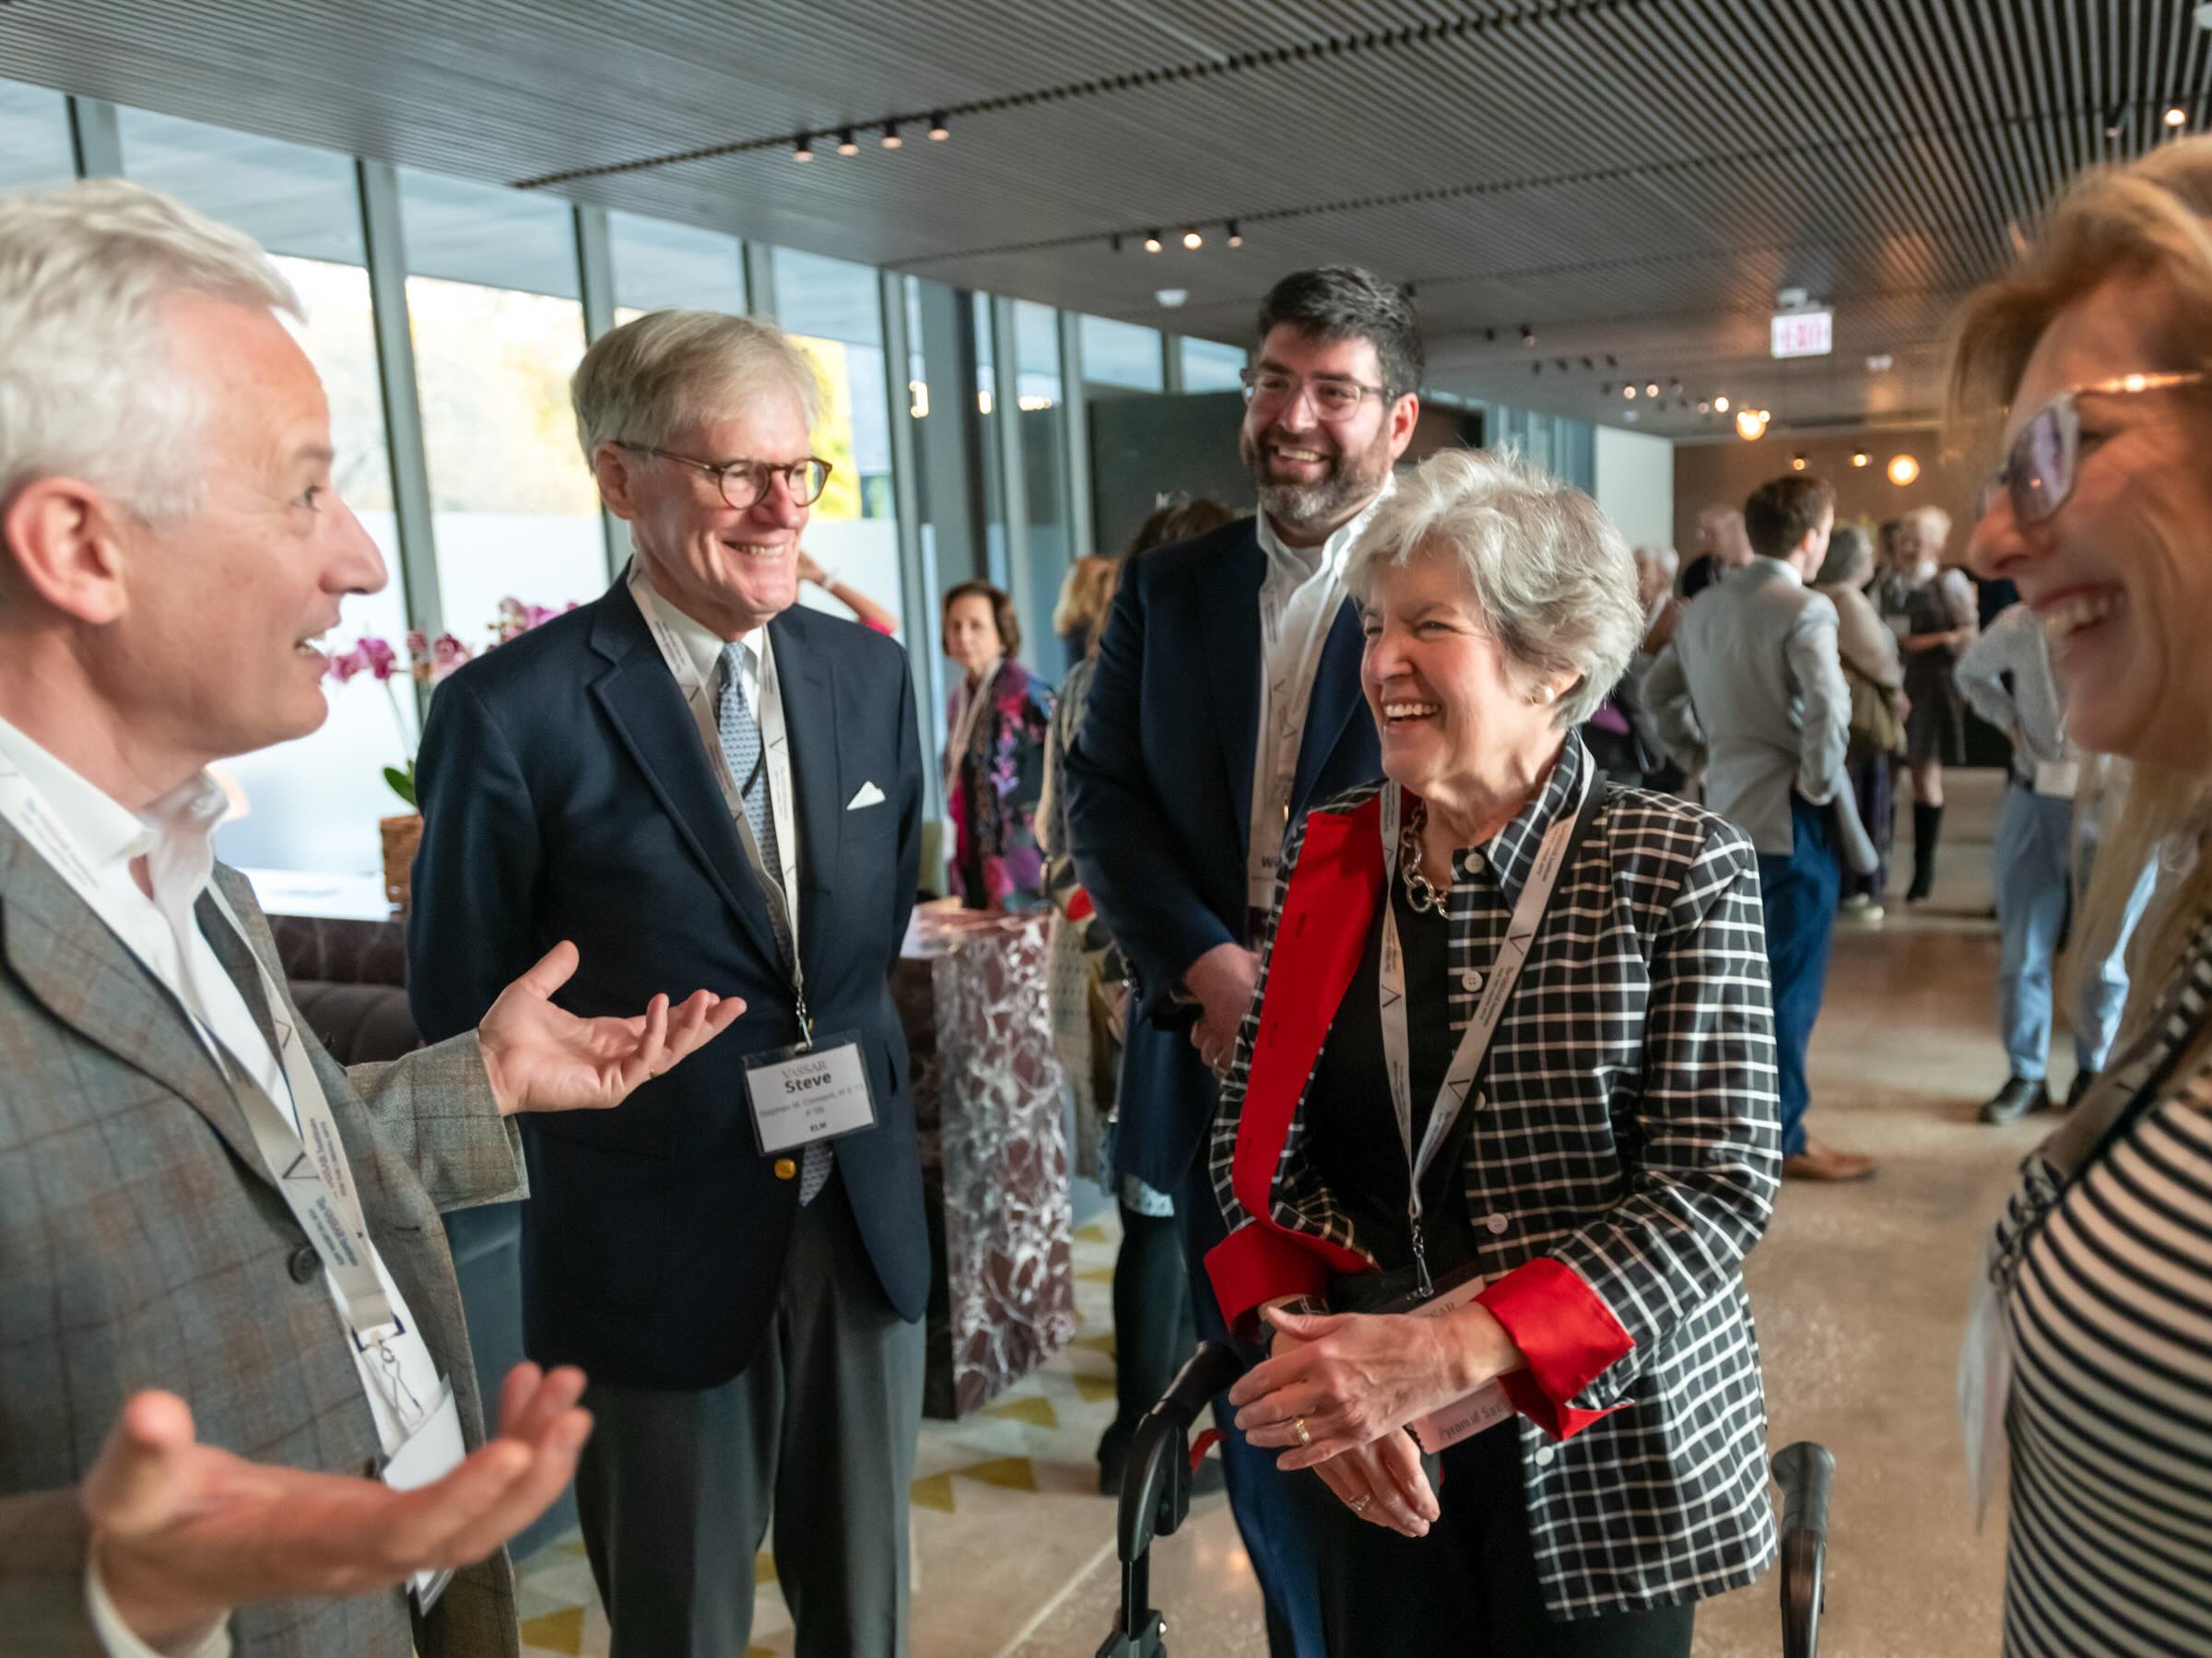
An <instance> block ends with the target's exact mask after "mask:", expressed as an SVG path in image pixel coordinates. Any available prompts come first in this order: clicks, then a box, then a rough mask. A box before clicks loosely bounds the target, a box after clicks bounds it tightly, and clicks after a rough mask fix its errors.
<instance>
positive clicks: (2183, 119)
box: [2166, 103, 2189, 126]
mask: <svg viewBox="0 0 2212 1658" xmlns="http://www.w3.org/2000/svg"><path fill="white" fill-rule="evenodd" d="M2166 124H2167V125H2168V126H2187V125H2188V124H2189V112H2188V111H2187V110H2184V109H2183V108H2182V106H2181V105H2180V104H2178V103H2177V104H2173V105H2171V106H2169V107H2168V109H2167V111H2166Z"/></svg>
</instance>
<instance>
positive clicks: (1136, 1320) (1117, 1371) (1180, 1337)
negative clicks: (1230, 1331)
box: [1099, 1204, 1198, 1462]
mask: <svg viewBox="0 0 2212 1658" xmlns="http://www.w3.org/2000/svg"><path fill="white" fill-rule="evenodd" d="M1121 1208H1122V1249H1121V1253H1120V1254H1118V1255H1116V1256H1115V1257H1114V1261H1113V1405H1114V1409H1113V1425H1112V1427H1111V1428H1109V1429H1107V1430H1106V1435H1105V1438H1103V1439H1102V1440H1100V1441H1099V1460H1100V1462H1105V1461H1107V1460H1108V1459H1109V1457H1110V1455H1116V1456H1118V1455H1119V1454H1121V1453H1122V1452H1124V1451H1126V1450H1127V1449H1128V1446H1129V1437H1130V1436H1131V1435H1132V1434H1134V1433H1135V1431H1136V1425H1137V1424H1138V1423H1139V1422H1141V1421H1142V1420H1144V1416H1145V1412H1147V1411H1148V1410H1150V1409H1151V1408H1152V1407H1153V1406H1154V1405H1157V1404H1159V1397H1160V1395H1161V1394H1162V1393H1166V1392H1167V1391H1168V1383H1170V1382H1172V1381H1174V1380H1175V1372H1176V1371H1177V1370H1181V1369H1182V1363H1183V1360H1184V1359H1186V1358H1190V1356H1191V1349H1192V1348H1193V1347H1194V1346H1196V1345H1197V1339H1198V1338H1197V1335H1196V1334H1195V1331H1194V1325H1193V1323H1192V1321H1191V1278H1190V1272H1189V1269H1188V1268H1186V1267H1185V1266H1184V1265H1183V1260H1182V1241H1181V1240H1180V1239H1179V1238H1177V1237H1176V1235H1175V1218H1174V1217H1173V1216H1171V1215H1140V1214H1138V1213H1137V1212H1136V1211H1135V1209H1132V1208H1131V1207H1130V1206H1129V1205H1127V1204H1124V1205H1122V1206H1121Z"/></svg>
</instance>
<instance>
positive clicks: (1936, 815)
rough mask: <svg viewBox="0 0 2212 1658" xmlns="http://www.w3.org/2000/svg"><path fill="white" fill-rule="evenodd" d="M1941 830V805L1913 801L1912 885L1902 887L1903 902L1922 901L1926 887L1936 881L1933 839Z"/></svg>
mask: <svg viewBox="0 0 2212 1658" xmlns="http://www.w3.org/2000/svg"><path fill="white" fill-rule="evenodd" d="M1942 833H1943V808H1942V807H1941V806H1931V805H1922V804H1921V803H1920V802H1919V801H1917V800H1916V801H1914V802H1913V803H1912V886H1911V887H1909V888H1906V890H1905V902H1907V903H1908V904H1917V903H1922V902H1924V901H1925V900H1926V899H1927V896H1928V892H1929V889H1930V888H1933V887H1934V886H1935V842H1936V840H1937V839H1938V838H1939V837H1940V836H1941V835H1942Z"/></svg>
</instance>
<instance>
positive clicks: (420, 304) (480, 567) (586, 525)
mask: <svg viewBox="0 0 2212 1658" xmlns="http://www.w3.org/2000/svg"><path fill="white" fill-rule="evenodd" d="M399 201H400V222H401V229H402V233H403V236H404V238H405V241H406V253H407V320H408V323H409V325H410V328H411V332H412V333H413V335H414V340H415V380H416V386H417V390H418V395H419V397H420V399H421V403H422V436H423V444H424V448H425V449H426V450H427V452H428V453H429V474H430V497H431V506H432V518H431V523H432V527H433V530H434V532H435V535H436V540H437V547H438V593H439V600H440V603H441V606H442V610H443V614H444V617H445V627H446V630H447V631H448V632H450V633H452V634H453V635H454V636H455V637H456V638H458V639H459V640H460V641H462V642H463V643H464V644H466V645H468V646H470V647H471V648H472V649H473V648H477V647H480V646H482V645H484V644H485V643H487V642H488V641H489V640H490V638H491V629H492V627H493V622H494V618H495V617H496V616H497V615H498V611H499V603H500V600H501V599H502V598H507V597H513V598H518V599H521V600H522V601H523V602H524V604H529V605H547V606H561V605H566V604H569V603H571V602H572V601H573V602H582V600H585V599H591V598H595V597H597V596H598V594H601V593H602V592H604V591H605V590H606V585H607V579H608V572H607V556H606V535H605V533H604V532H603V530H602V529H601V527H600V519H599V495H598V491H597V489H596V488H594V485H593V483H592V476H591V471H590V468H589V467H588V466H586V465H585V464H584V460H583V456H582V452H581V451H580V450H579V449H578V447H577V443H576V422H575V418H574V417H573V415H572V414H571V410H570V406H569V376H570V375H571V374H572V373H573V372H575V369H576V364H577V362H578V360H579V359H581V358H582V356H583V346H584V338H583V304H582V299H581V298H580V293H581V290H580V288H579V286H578V281H577V265H576V233H575V215H574V213H573V211H572V210H571V207H570V206H569V205H568V204H567V203H566V202H563V201H560V200H559V199H557V198H556V197H553V196H548V195H536V194H524V193H522V192H519V191H513V190H503V189H500V188H499V187H497V186H495V185H490V184H477V183H473V182H468V181H465V180H462V179H449V178H446V177H443V176H442V175H441V174H438V173H429V172H418V171H414V170H413V169H411V168H401V169H400V170H399Z"/></svg>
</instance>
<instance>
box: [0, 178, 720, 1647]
mask: <svg viewBox="0 0 2212 1658" xmlns="http://www.w3.org/2000/svg"><path fill="white" fill-rule="evenodd" d="M298 309H299V307H298V302H297V300H295V299H294V298H293V296H292V294H291V291H290V289H289V288H288V287H287V285H286V284H285V281H284V279H283V278H282V276H279V275H278V274H277V271H276V269H275V268H274V266H272V265H270V263H269V261H268V259H267V258H266V256H265V254H264V253H262V251H261V250H260V249H259V248H258V247H256V246H255V245H254V244H253V242H252V241H248V240H247V239H246V238H245V237H243V236H241V235H239V234H238V233H237V232H235V231H231V230H227V229H222V228H221V227H219V226H217V225H214V224H211V223H209V222H208V221H207V220H206V219H204V218H200V217H199V216H198V215H196V214H194V213H192V212H191V211H190V210H188V209H186V208H184V207H182V206H180V205H178V204H177V203H175V202H173V201H171V200H169V199H168V198H166V197H163V196H160V195H158V194H154V193H152V192H150V191H146V190H142V189H138V188H136V187H135V186H132V185H128V184H124V183H119V182H112V181H110V182H97V183H85V184H78V185H76V186H73V187H70V188H68V189H64V190H58V191H53V192H50V193H46V194H39V195H30V196H20V197H17V198H14V199H12V200H6V201H0V546H4V547H5V557H0V1647H6V1650H8V1651H10V1652H40V1653H42V1654H64V1653H71V1654H74V1653H105V1654H109V1655H111V1658H115V1655H124V1658H146V1655H147V1654H148V1653H157V1652H158V1653H161V1654H166V1655H168V1658H178V1655H187V1658H215V1655H218V1654H224V1653H229V1652H244V1653H253V1654H294V1653H297V1654H301V1655H302V1658H305V1655H307V1654H316V1655H322V1654H332V1653H341V1652H342V1653H346V1654H347V1655H348V1658H361V1655H364V1654H369V1655H374V1658H406V1655H407V1654H408V1652H409V1651H410V1648H411V1647H412V1648H413V1649H414V1650H415V1651H417V1652H419V1653H420V1654H421V1658H444V1655H448V1654H450V1655H452V1658H463V1655H466V1658H477V1655H478V1654H485V1653H504V1652H514V1651H515V1649H516V1634H515V1622H514V1604H513V1587H512V1577H511V1574H510V1573H509V1571H508V1569H507V1565H506V1560H505V1557H504V1555H503V1553H502V1552H501V1551H502V1547H503V1545H504V1544H505V1542H506V1540H507V1539H508V1538H509V1537H511V1536H512V1535H514V1534H515V1533H516V1532H517V1531H519V1530H520V1529H522V1527H524V1525H526V1524H528V1523H530V1522H531V1521H532V1520H533V1519H535V1517H536V1516H537V1515H538V1514H539V1513H540V1512H542V1511H544V1509H545V1508H546V1507H547V1504H548V1503H549V1502H550V1501H551V1500H552V1499H553V1498H554V1497H555V1496H556V1495H558V1494H559V1490H560V1489H561V1487H563V1486H564V1485H566V1484H567V1482H568V1480H569V1478H570V1476H571V1471H572V1470H573V1468H574V1466H575V1463H576V1455H577V1452H578V1451H579V1449H580V1448H581V1447H582V1443H583V1440H584V1438H585V1436H586V1434H587V1433H588V1432H589V1431H590V1427H591V1423H590V1418H589V1417H587V1416H586V1415H585V1413H584V1412H582V1411H581V1410H579V1409H577V1408H576V1401H577V1399H578V1397H579V1396H580V1394H581V1393H582V1386H583V1378H582V1375H581V1374H579V1373H578V1372H576V1371H574V1370H554V1371H553V1372H551V1373H550V1374H545V1373H541V1372H540V1371H539V1370H537V1369H536V1368H535V1366H528V1365H524V1366H519V1367H517V1369H516V1370H515V1371H514V1372H513V1373H512V1374H511V1375H510V1376H509V1377H508V1379H507V1383H506V1386H505V1388H504V1390H503V1396H502V1398H501V1401H500V1434H499V1437H497V1438H496V1439H493V1440H489V1441H487V1440H486V1438H485V1433H484V1425H483V1413H482V1408H481V1405H480V1403H479V1401H478V1399H477V1394H476V1388H475V1385H474V1382H473V1377H474V1375H475V1371H474V1369H473V1367H472V1364H471V1361H470V1358H469V1352H468V1336H467V1331H466V1327H465V1324H464V1323H463V1318H462V1310H461V1302H460V1296H459V1292H458V1290H457V1288H456V1287H455V1284H454V1279H453V1262H452V1259H451V1257H450V1256H449V1255H448V1253H447V1251H446V1245H445V1240H444V1234H443V1232H442V1230H441V1228H440V1227H439V1224H438V1213H439V1211H441V1210H443V1209H453V1208H460V1207H465V1206H467V1205H473V1204H481V1203H489V1202H496V1201H499V1200H501V1199H507V1198H513V1197H518V1196H522V1195H524V1179H523V1173H522V1163H521V1158H520V1156H519V1154H518V1151H517V1147H516V1141H515V1139H514V1135H513V1131H512V1126H511V1124H510V1123H508V1122H507V1118H509V1117H510V1116H511V1115H512V1113H514V1112H515V1111H547V1110H566V1109H571V1108H576V1107H593V1106H598V1107H605V1106H611V1105H615V1104H618V1102H619V1101H620V1100H621V1099H623V1098H624V1097H625V1096H626V1095H627V1094H628V1093H629V1091H630V1090H631V1089H632V1088H635V1087H636V1086H637V1084H638V1083H640V1082H641V1081H643V1080H644V1079H645V1077H646V1076H648V1075H651V1074H653V1073H656V1072H658V1071H663V1070H665V1069H666V1068H667V1067H668V1066H670V1065H672V1064H676V1063H677V1061H678V1060H680V1059H682V1058H683V1057H684V1055H685V1054H687V1053H688V1052H691V1051H692V1050H694V1049H696V1048H697V1047H699V1046H700V1044H701V1043H703V1042H705V1041H709V1040H711V1039H712V1037H713V1036H714V1035H716V1034H717V1033H719V1032H720V1031H721V1030H722V1029H724V1027H725V1026H726V1025H727V1024H728V1023H729V1022H730V1021H731V1020H732V1019H734V1018H735V1017H736V1015H737V1013H738V1012H739V1011H741V1010H742V1004H741V1003H737V1002H735V1001H732V1000H723V999H719V998H717V997H714V996H712V995H710V994H707V993H705V992H703V991H701V992H700V993H698V994H695V995H693V996H692V997H691V998H690V999H689V1000H688V1001H687V1002H685V1003H684V1004H682V1005H680V1006H677V1007H670V1006H669V1005H668V1004H667V999H666V998H665V997H658V996H656V997H654V998H653V1003H652V1005H650V1006H649V1007H648V1008H647V1010H646V1012H645V1013H644V1014H643V1015H642V1016H641V1017H637V1018H633V1019H617V1018H605V1019H594V1020H582V1019H578V1018H576V1017H573V1016H572V1015H571V1014H568V1013H566V1012H563V1011H562V1010H561V1009H560V1008H559V1007H558V1006H556V1005H555V1004H554V1002H553V1000H552V997H553V994H554V993H555V992H557V991H558V990H559V988H560V986H561V984H562V983H563V982H565V981H566V980H567V978H568V977H569V975H570V974H571V972H572V971H573V970H574V968H575V965H576V956H575V951H574V949H573V947H571V946H569V945H567V944H562V945H559V946H558V947H556V948H555V949H554V950H553V951H552V952H551V953H549V954H548V955H547V957H546V958H544V959H543V960H541V961H540V962H539V963H538V964H537V965H536V966H535V968H533V969H532V970H530V971H529V972H527V973H525V974H524V976H523V977H522V978H520V979H518V980H517V981H515V982H514V983H513V984H512V986H510V987H509V989H508V991H507V993H506V994H504V995H503V996H501V997H500V1001H499V1003H498V1005H495V1006H494V1007H493V1008H492V1009H491V1011H490V1012H489V1013H488V1015H487V1016H486V1017H485V1018H484V1020H483V1023H482V1024H481V1025H480V1026H479V1027H478V1029H477V1030H475V1031H471V1032H469V1033H467V1034H465V1035H463V1036H459V1037H456V1038H454V1039H453V1040H452V1041H445V1042H441V1043H440V1044H438V1045H437V1046H435V1047H432V1048H429V1049H425V1050H423V1051H421V1052H417V1053H414V1054H411V1055H409V1056H408V1057H407V1058H406V1059H404V1060H400V1061H397V1062H395V1063H393V1064H381V1065H364V1066H358V1067H355V1068H354V1069H353V1070H351V1071H350V1072H349V1071H347V1070H345V1069H342V1068H341V1067H339V1066H338V1065H336V1064H334V1063H333V1062H332V1061H331V1059H330V1057H329V1056H328V1054H326V1053H325V1052H324V1051H323V1049H322V1047H321V1046H320V1044H318V1043H317V1042H316V1041H315V1040H314V1038H313V1037H312V1034H310V1033H309V1032H308V1031H307V1030H306V1029H304V1027H302V1026H301V1025H300V1018H299V1013H298V1010H297V1009H296V1008H294V1006H293V1005H292V1004H291V1001H290V999H289V997H288V995H287V994H285V991H284V989H283V986H282V982H281V979H280V976H279V974H280V970H279V969H277V967H275V966H274V965H273V964H274V963H275V962H276V960H277V954H276V950H275V948H274V947H273V945H272V943H271V940H270V938H269V935H268V930H267V927H266V925H265V923H264V922H263V920H262V916H261V912H260V911H259V910H258V908H256V906H255V905H254V902H253V893H252V892H251V890H250V889H249V888H248V887H247V886H246V884H245V883H244V881H242V880H241V878H240V877H239V876H237V875H235V874H234V873H232V872H231V871H229V870H228V869H224V868H221V867H219V866H217V865H215V864H214V862H213V856H212V851H211V845H210V836H211V833H212V831H213V829H214V827H215V824H216V823H217V822H218V820H219V818H220V817H221V815H222V811H223V803H222V796H221V790H220V789H219V787H218V785H216V784H215V783H214V782H212V781H211V780H210V779H209V777H208V775H207V773H206V766H207V764H208V762H210V761H212V760H215V759H217V758H221V757H223V756H226V755H231V754H237V753H241V752H244V751H246V750H248V749H253V748H258V747H264V746H265V745H267V744H270V743H275V742H279V741H283V740H285V739H288V738H293V737H299V736H303V735H306V734H307V733H309V732H311V731H312V730H313V729H314V728H315V727H316V726H317V725H319V724H320V723H322V720H323V717H324V702H323V694H322V691H321V689H320V685H319V682H320V680H321V678H322V674H323V669H324V658H323V656H322V654H321V653H319V651H318V650H317V649H316V647H315V643H314V641H315V640H316V638H317V637H318V636H319V635H321V634H322V633H323V632H324V630H325V629H329V628H330V627H332V626H333V625H334V624H335V622H336V621H337V619H338V606H339V601H340V600H341V599H342V598H344V597H345V596H346V595H347V594H352V593H368V592H373V591H374V590H375V589H377V588H379V587H381V586H382V585H383V582H384V570H383V565H382V559H380V558H379V557H378V555H377V552H376V549H375V547H374V546H373V545H372V544H371V542H370V540H369V537H368V536H367V535H366V534H364V533H363V531H362V529H361V527H360V525H359V523H357V522H356V521H355V519H354V518H353V515H352V514H351V513H350V512H348V511H347V508H346V507H345V505H344V504H343V503H342V502H341V501H340V500H338V498H337V496H336V494H335V491H334V490H333V488H332V487H331V464H332V453H331V442H330V422H329V414H328V408H327V405H326V403H325V401H324V394H323V388H322V384H321V382H319V381H318V380H317V378H316V376H315V372H314V370H313V369H312V367H311V366H310V364H309V362H308V360H307V359H306V357H305V356H304V355H303V354H302V353H301V351H300V347H298V346H297V345H296V344H295V343H294V342H293V340H292V338H291V336H290V335H289V334H288V332H287V331H286V329H285V327H284V325H283V323H281V321H280V320H279V317H278V314H277V313H279V312H294V313H296V312H298ZM380 1476H382V1477H380Z"/></svg>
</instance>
